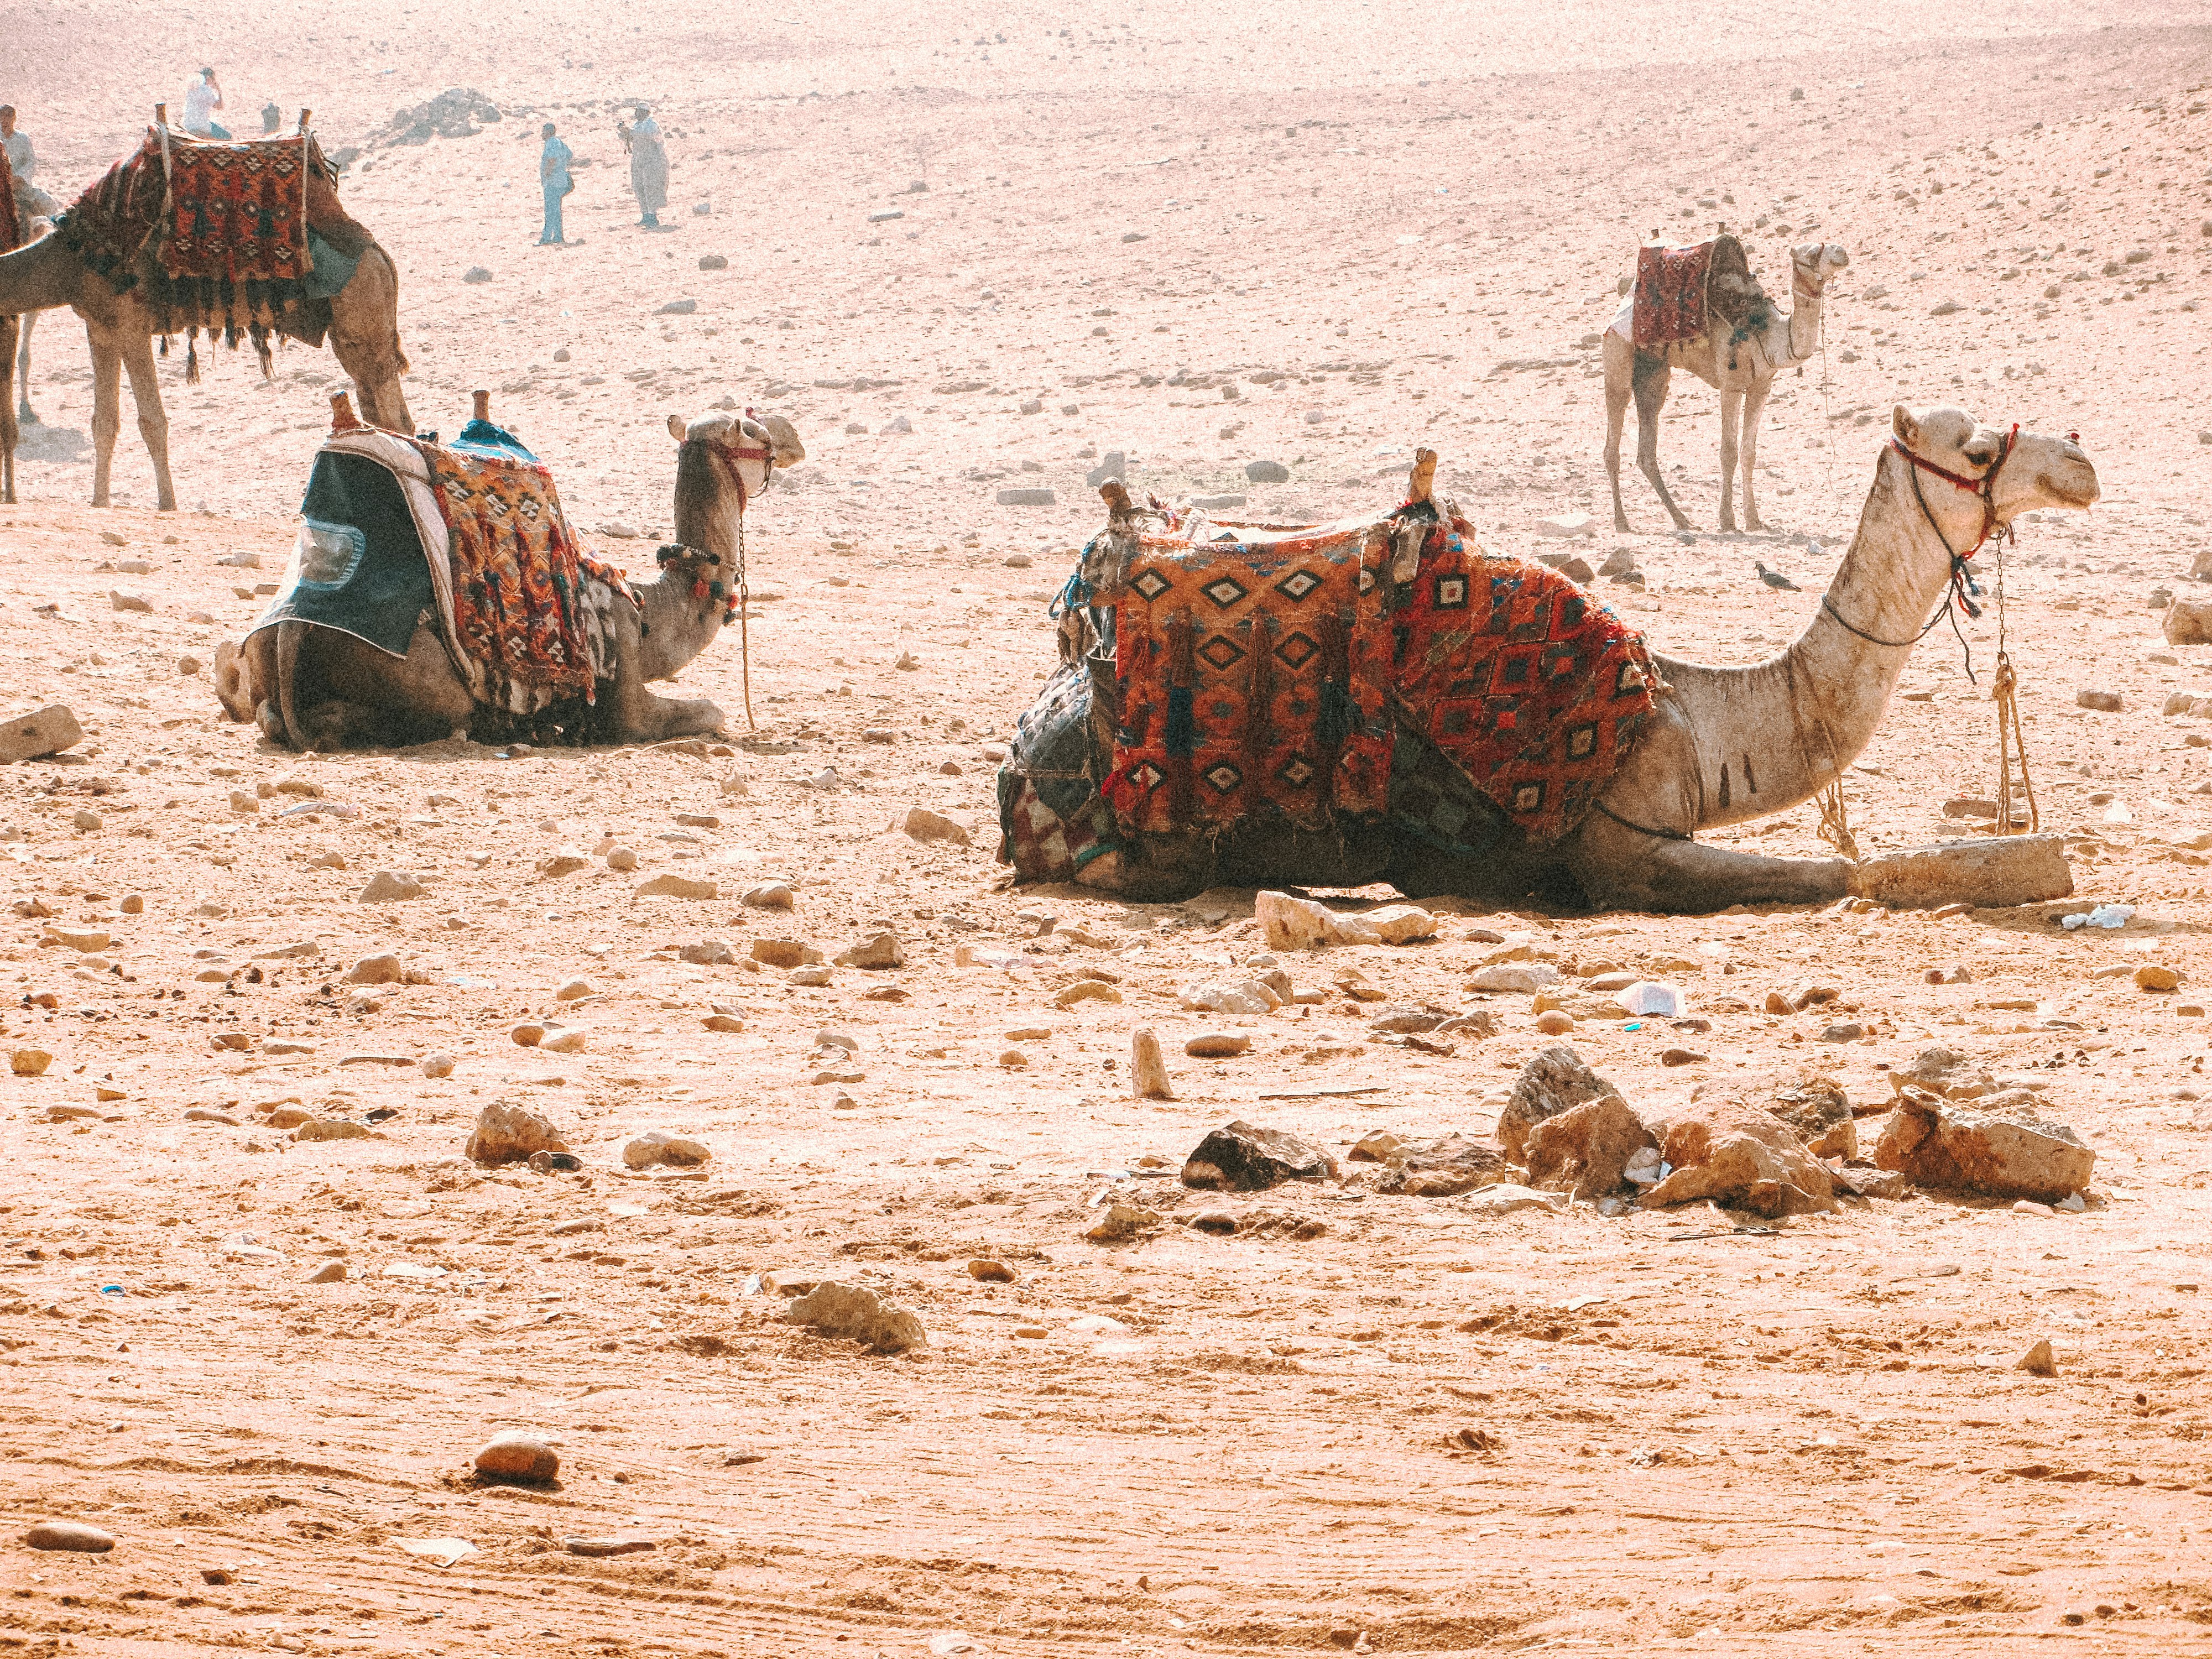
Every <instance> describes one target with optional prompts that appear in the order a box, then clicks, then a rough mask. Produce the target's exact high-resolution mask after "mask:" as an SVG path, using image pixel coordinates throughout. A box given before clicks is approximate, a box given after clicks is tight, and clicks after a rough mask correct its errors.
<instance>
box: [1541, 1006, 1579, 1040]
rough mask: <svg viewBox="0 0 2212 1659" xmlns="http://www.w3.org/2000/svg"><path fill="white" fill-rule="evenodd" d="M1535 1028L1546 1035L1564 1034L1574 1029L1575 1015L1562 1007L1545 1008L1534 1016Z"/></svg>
mask: <svg viewBox="0 0 2212 1659" xmlns="http://www.w3.org/2000/svg"><path fill="white" fill-rule="evenodd" d="M1536 1029H1537V1030H1539V1031H1541V1032H1542V1033H1543V1034H1544V1035H1545V1036H1566V1035H1567V1033H1568V1032H1570V1031H1571V1030H1574V1029H1575V1017H1574V1016H1573V1015H1572V1014H1571V1013H1569V1012H1566V1011H1565V1009H1563V1008H1547V1009H1546V1010H1545V1011H1544V1012H1542V1013H1541V1014H1539V1015H1537V1016H1536Z"/></svg>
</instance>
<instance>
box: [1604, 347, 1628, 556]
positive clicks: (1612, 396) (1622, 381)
mask: <svg viewBox="0 0 2212 1659" xmlns="http://www.w3.org/2000/svg"><path fill="white" fill-rule="evenodd" d="M1617 340H1620V336H1619V335H1617V334H1614V335H1608V336H1607V339H1606V343H1605V476H1606V477H1608V478H1610V479H1611V480H1612V481H1613V528H1614V529H1615V530H1618V531H1620V532H1623V533H1624V534H1633V533H1634V531H1635V526H1632V525H1631V524H1630V523H1629V522H1628V510H1627V509H1626V507H1623V506H1622V505H1621V504H1620V429H1621V428H1622V427H1623V426H1625V425H1626V424H1627V421H1628V402H1629V398H1630V397H1631V395H1632V393H1631V391H1630V382H1631V380H1632V377H1633V376H1634V374H1635V368H1634V366H1633V363H1632V360H1631V356H1630V354H1631V353H1632V351H1633V350H1634V349H1635V348H1634V347H1632V346H1630V345H1629V344H1628V343H1627V342H1626V341H1625V340H1621V341H1620V349H1619V350H1618V351H1616V350H1615V349H1614V342H1615V341H1617Z"/></svg>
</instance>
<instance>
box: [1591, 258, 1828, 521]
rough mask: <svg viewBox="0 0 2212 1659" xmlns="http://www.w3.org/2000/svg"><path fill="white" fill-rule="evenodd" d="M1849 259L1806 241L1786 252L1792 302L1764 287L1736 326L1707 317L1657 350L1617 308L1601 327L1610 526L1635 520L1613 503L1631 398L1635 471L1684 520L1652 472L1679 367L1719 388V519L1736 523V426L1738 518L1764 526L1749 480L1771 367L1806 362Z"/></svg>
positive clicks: (1663, 483)
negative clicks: (1691, 335)
mask: <svg viewBox="0 0 2212 1659" xmlns="http://www.w3.org/2000/svg"><path fill="white" fill-rule="evenodd" d="M1850 262H1851V256H1850V254H1849V253H1847V252H1844V249H1843V248H1842V247H1841V246H1838V244H1836V243H1834V242H1826V243H1822V242H1808V243H1807V244H1806V245H1805V246H1802V247H1800V248H1796V249H1793V250H1792V251H1791V252H1790V286H1791V288H1792V289H1793V290H1794V291H1795V294H1796V305H1797V308H1796V310H1795V311H1793V312H1791V313H1789V314H1788V315H1787V316H1784V315H1783V314H1782V313H1780V312H1778V311H1777V310H1776V309H1775V308H1774V305H1773V302H1772V301H1770V300H1768V299H1767V298H1766V296H1765V295H1763V294H1761V295H1755V296H1754V297H1753V301H1752V305H1751V309H1750V312H1749V314H1748V315H1747V317H1746V318H1745V319H1744V321H1743V322H1742V323H1741V325H1730V324H1729V323H1728V322H1726V321H1724V320H1723V319H1719V318H1712V319H1709V321H1708V325H1707V327H1706V331H1705V333H1704V334H1702V335H1700V336H1699V337H1697V338H1696V339H1692V340H1682V341H1678V342H1676V343H1674V344H1673V345H1668V346H1662V347H1661V348H1659V349H1656V350H1650V351H1646V350H1640V349H1638V347H1637V346H1636V344H1635V343H1634V340H1633V337H1632V326H1631V324H1630V322H1629V317H1630V307H1628V306H1623V307H1621V312H1620V316H1619V317H1617V318H1615V319H1614V320H1613V325H1612V327H1610V328H1608V329H1607V331H1606V334H1605V343H1604V351H1605V471H1606V476H1607V477H1609V478H1611V479H1612V480H1613V528H1614V529H1615V530H1621V531H1626V530H1631V529H1632V528H1633V527H1634V526H1632V525H1630V523H1629V522H1628V514H1627V513H1626V511H1625V510H1624V509H1623V508H1622V507H1621V504H1620V429H1621V427H1622V426H1623V425H1624V424H1625V423H1626V418H1627V413H1628V404H1629V399H1630V398H1632V397H1633V398H1634V399H1635V401H1636V465H1637V470H1638V471H1640V472H1642V473H1643V474H1644V477H1647V478H1649V479H1650V481H1651V487H1652V489H1656V490H1657V491H1658V492H1659V499H1660V501H1662V503H1663V504H1664V505H1665V507H1666V508H1667V511H1668V513H1669V514H1670V515H1671V516H1672V517H1673V519H1674V528H1675V529H1677V530H1687V529H1688V528H1689V527H1690V521H1689V520H1688V519H1686V518H1685V517H1684V516H1683V514H1682V509H1681V508H1680V507H1677V506H1675V505H1674V496H1673V495H1669V494H1668V489H1667V481H1666V479H1665V478H1663V477H1661V476H1660V472H1659V411H1660V410H1662V409H1663V408H1664V407H1665V406H1666V404H1667V382H1668V379H1669V378H1670V377H1671V376H1672V374H1674V370H1676V369H1678V368H1680V369H1686V370H1687V371H1688V372H1689V373H1691V374H1694V375H1696V376H1697V377H1698V378H1699V380H1703V381H1704V382H1705V384H1706V385H1708V386H1712V387H1714V388H1716V389H1717V391H1718V392H1720V394H1721V528H1722V529H1723V530H1724V531H1733V530H1734V529H1735V472H1736V459H1737V454H1738V451H1739V444H1738V434H1739V432H1740V433H1741V455H1742V460H1743V522H1744V527H1745V528H1746V529H1747V530H1764V529H1765V528H1766V526H1765V524H1763V523H1761V522H1760V520H1759V501H1758V497H1757V496H1756V495H1753V486H1752V477H1753V472H1754V471H1756V470H1757V468H1758V465H1759V416H1761V415H1762V414H1764V413H1765V409H1766V397H1767V393H1768V392H1771V391H1772V390H1773V389H1774V377H1775V375H1776V374H1777V373H1778V372H1779V371H1780V370H1782V369H1784V368H1790V366H1791V365H1792V364H1796V363H1802V362H1804V361H1805V360H1806V359H1807V358H1808V357H1810V356H1813V354H1814V352H1816V351H1818V350H1819V349H1820V308H1821V306H1822V304H1823V303H1824V301H1825V295H1826V289H1827V286H1828V279H1829V278H1830V277H1831V276H1834V275H1835V274H1836V273H1837V272H1838V271H1839V270H1843V269H1844V267H1845V266H1846V265H1848V264H1850Z"/></svg>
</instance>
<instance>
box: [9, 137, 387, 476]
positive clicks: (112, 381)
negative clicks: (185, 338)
mask: <svg viewBox="0 0 2212 1659" xmlns="http://www.w3.org/2000/svg"><path fill="white" fill-rule="evenodd" d="M168 142H169V143H170V144H171V145H172V146H173V147H174V148H177V149H182V148H183V147H185V145H188V144H190V143H192V142H193V141H192V140H191V139H188V138H186V137H184V136H183V135H181V134H179V133H176V132H171V133H169V134H168ZM148 155H151V156H152V157H153V160H154V164H155V165H156V166H158V165H159V149H158V147H157V140H155V139H152V138H149V150H148V151H143V152H142V153H141V159H143V158H145V157H146V156H148ZM88 194H89V192H88ZM82 205H83V204H82V203H80V204H79V207H80V209H81V208H82ZM307 222H308V224H309V226H310V228H313V230H314V232H315V233H316V234H317V235H318V236H319V237H320V238H321V239H323V240H324V242H325V245H326V246H328V247H330V248H331V250H333V252H336V253H337V255H338V256H339V257H341V258H349V259H357V260H358V261H359V263H358V264H356V267H355V269H354V272H353V276H352V277H351V278H350V279H349V281H348V282H347V283H346V284H345V286H344V287H343V289H340V290H339V291H338V292H337V294H335V295H331V296H330V297H329V298H327V299H316V298H305V299H294V300H289V301H284V302H283V305H282V307H281V308H280V309H279V310H278V311H277V313H276V318H275V320H274V323H273V325H271V326H272V327H273V331H274V332H276V333H277V334H279V335H282V336H283V337H288V338H290V339H295V340H301V341H303V342H305V343H307V344H309V345H315V346H319V345H320V344H322V343H323V342H324V340H325V338H326V337H327V339H328V340H329V342H330V345H331V350H332V351H333V352H335V353H336V354H337V360H338V362H340V363H341V364H342V365H343V367H344V368H345V371H346V373H347V374H350V375H351V376H352V377H353V380H354V385H355V387H356V390H357V392H359V395H360V398H361V407H362V414H363V415H364V416H366V417H367V418H368V420H369V421H371V422H374V424H376V425H378V426H381V427H385V428H389V429H391V430H392V431H397V432H411V431H413V430H414V417H413V416H411V415H410V414H409V413H408V410H407V399H406V396H405V394H404V392H401V390H400V387H399V377H400V376H401V375H402V374H405V373H406V372H407V358H406V355H405V354H404V352H403V351H402V350H401V349H400V346H399V322H398V316H399V277H398V271H397V270H396V269H395V268H394V267H393V264H392V258H391V256H390V255H389V254H387V253H386V252H385V251H384V250H383V249H382V248H381V247H380V246H377V243H376V240H375V239H374V237H372V236H371V235H370V234H368V231H367V230H365V229H363V228H362V227H361V226H360V225H358V224H356V223H355V222H354V221H353V220H351V219H350V218H349V217H347V216H346V214H345V211H344V210H343V208H341V207H340V206H339V205H338V199H337V187H336V186H335V185H333V184H332V183H331V180H330V178H329V175H328V174H327V173H325V170H324V168H323V167H322V166H321V165H320V155H319V152H314V165H311V166H310V167H308V169H307ZM72 241H73V238H72V236H71V234H70V225H69V222H68V216H64V220H63V222H62V225H61V227H60V228H58V229H57V230H55V231H53V232H52V233H50V234H47V235H45V236H42V237H40V239H39V240H36V241H34V242H32V243H31V244H29V245H28V246H25V247H21V248H18V249H16V250H15V252H12V253H7V254H0V318H5V319H9V322H10V325H9V327H8V329H7V337H6V338H7V344H8V347H9V358H10V359H11V360H12V358H13V356H14V349H15V328H14V327H13V326H12V319H14V318H15V317H16V316H18V315H21V314H24V313H31V312H37V311H44V310H48V309H51V308H52V307H57V306H68V307H70V309H72V310H73V311H75V312H76V314H77V315H78V316H80V317H82V318H83V319H84V329H85V334H86V337H87V338H88V340H89V341H90V342H91V345H92V398H93V403H92V441H93V464H92V504H93V505H94V507H106V506H107V505H108V481H109V477H110V475H111V471H112V466H113V463H114V459H115V439H116V435H117V434H118V432H120V431H121V429H122V425H123V414H122V383H123V377H124V375H125V374H129V376H130V377H131V398H132V399H133V401H134V402H136V403H137V406H138V431H139V435H140V436H142V437H143V438H144V439H145V441H146V450H147V453H148V454H149V455H150V456H151V457H152V458H153V462H154V481H155V488H156V490H157V492H158V497H159V505H160V507H161V510H162V511H163V512H171V511H173V510H174V509H175V507H176V505H177V489H176V485H175V483H173V481H172V480H171V478H170V476H169V417H168V416H167V413H166V412H165V411H164V410H163V409H162V407H161V384H160V382H159V380H157V379H156V377H155V367H154V341H155V337H157V336H158V337H163V338H166V337H167V336H168V335H170V334H172V333H175V332H179V331H187V330H202V329H204V330H206V331H209V332H210V334H211V335H212V334H213V333H215V332H216V331H224V330H233V331H234V325H235V324H236V323H237V320H238V319H236V318H234V317H233V316H230V315H228V314H223V313H219V312H216V311H215V310H213V309H212V308H211V307H204V306H199V305H197V304H194V303H191V302H182V303H180V302H179V301H175V300H174V299H170V300H167V301H161V302H159V303H160V305H161V309H159V310H158V311H157V309H156V304H157V301H155V299H154V298H153V296H154V295H155V293H156V292H157V291H158V287H159V285H158V283H157V281H156V252H155V239H154V238H153V237H152V236H150V235H149V236H148V237H147V239H146V240H145V243H144V245H143V246H141V247H140V249H139V250H138V252H137V255H136V257H135V258H133V259H132V260H131V263H130V264H128V265H127V266H125V267H124V268H122V269H120V270H117V271H116V272H115V273H114V274H113V275H112V276H100V275H98V274H96V273H95V272H94V270H91V269H89V268H88V265H87V264H86V262H85V258H84V257H83V256H82V253H81V252H79V250H78V249H77V248H76V246H72ZM259 343H260V338H259V336H258V335H257V344H259ZM195 361H197V350H195ZM262 372H263V374H264V375H265V374H268V373H269V357H268V354H267V349H266V347H265V345H264V346H263V347H262ZM26 392H27V388H26ZM0 439H4V440H5V448H6V450H7V453H8V457H9V479H10V480H11V481H12V477H13V465H12V457H13V453H14V447H15V416H14V412H13V410H12V408H10V409H9V410H6V411H5V412H4V416H0ZM10 499H11V500H12V499H13V497H12V496H11V497H10Z"/></svg>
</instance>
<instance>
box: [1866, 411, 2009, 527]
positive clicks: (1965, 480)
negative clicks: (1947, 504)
mask: <svg viewBox="0 0 2212 1659" xmlns="http://www.w3.org/2000/svg"><path fill="white" fill-rule="evenodd" d="M2018 441H2020V422H2018V421H2015V422H2013V423H2012V430H2011V431H2009V432H2008V433H2006V434H2005V435H2004V438H2003V441H2002V443H2001V444H2000V446H1999V447H1998V449H1997V458H1996V459H1995V460H1994V461H1991V462H1990V465H1989V470H1988V471H1985V472H1984V473H1983V474H1982V476H1981V477H1978V478H1977V477H1971V476H1970V475H1968V474H1966V473H1964V472H1953V471H1949V470H1948V469H1947V468H1944V467H1940V466H1938V465H1936V463H1935V462H1933V461H1931V460H1928V459H1925V458H1923V457H1922V456H1919V455H1916V454H1914V453H1912V452H1911V450H1910V449H1907V448H1906V447H1905V440H1904V439H1902V438H1892V439H1891V440H1890V441H1889V447H1891V448H1892V449H1893V450H1895V451H1896V452H1897V453H1899V454H1900V455H1902V456H1904V457H1905V459H1906V460H1908V461H1910V462H1911V463H1912V465H1914V466H1916V467H1917V468H1919V470H1920V471H1923V472H1929V473H1933V474H1934V475H1935V476H1936V477H1939V478H1941V479H1942V481H1943V482H1944V483H1947V484H1949V485H1950V486H1951V487H1952V488H1953V489H1963V490H1965V491H1966V493H1967V494H1968V495H1978V496H1980V497H1981V498H1982V533H1981V534H1980V535H1978V536H1977V537H1976V538H1974V544H1973V545H1972V547H1970V548H1968V549H1967V550H1966V551H1965V552H1963V553H1952V554H1951V557H1952V558H1953V560H1954V561H1958V562H1963V561H1965V560H1967V559H1971V558H1972V557H1973V556H1974V555H1975V554H1977V553H1978V552H1980V551H1981V550H1982V548H1983V547H1984V544H1987V542H1988V541H1989V539H1990V537H1991V536H1993V535H1995V534H1996V528H1997V504H1996V489H1997V474H1998V473H1999V472H2000V471H2002V470H2003V468H2004V464H2005V463H2006V462H2007V461H2008V460H2010V459H2012V448H2013V446H2014V445H2015V443H2017V442H2018ZM1912 493H1913V494H1914V495H1919V494H1920V483H1919V480H1918V479H1917V478H1916V479H1915V480H1913V484H1912ZM1920 510H1921V512H1923V513H1927V516H1928V522H1929V524H1931V525H1933V524H1935V522H1936V515H1935V514H1934V513H1929V512H1928V501H1927V498H1926V497H1925V496H1922V497H1921V501H1920ZM1936 536H1937V538H1939V539H1940V540H1942V543H1943V546H1944V549H1945V550H1946V551H1949V550H1950V546H1951V539H1950V538H1949V537H1948V536H1945V535H1944V534H1943V532H1942V529H1941V528H1940V527H1938V528H1937V530H1936Z"/></svg>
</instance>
